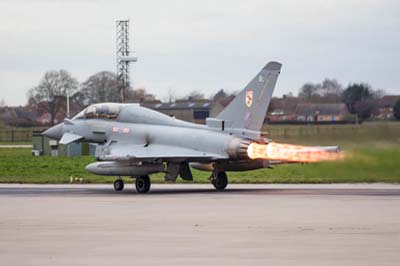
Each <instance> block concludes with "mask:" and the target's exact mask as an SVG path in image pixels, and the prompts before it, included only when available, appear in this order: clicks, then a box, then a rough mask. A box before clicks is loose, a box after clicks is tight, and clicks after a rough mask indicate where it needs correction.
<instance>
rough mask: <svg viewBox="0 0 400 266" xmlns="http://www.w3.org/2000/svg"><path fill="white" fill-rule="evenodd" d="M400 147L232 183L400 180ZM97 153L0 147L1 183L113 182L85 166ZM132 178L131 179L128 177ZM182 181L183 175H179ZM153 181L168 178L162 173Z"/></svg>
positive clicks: (235, 177) (355, 152) (199, 176)
mask: <svg viewBox="0 0 400 266" xmlns="http://www.w3.org/2000/svg"><path fill="white" fill-rule="evenodd" d="M399 158H400V149H398V148H390V147H389V148H388V147H387V146H385V148H383V149H380V148H375V147H372V148H355V149H352V150H350V151H349V152H348V156H347V158H346V159H345V160H343V161H338V162H323V163H316V164H306V165H302V164H290V165H278V166H275V167H274V169H272V170H271V169H260V170H255V171H247V172H230V173H228V176H229V181H230V182H231V183H343V182H351V183H353V182H389V183H400V168H399V167H398V162H399V161H400V160H399ZM93 161H94V158H93V157H90V156H82V157H72V158H71V157H47V156H44V157H33V156H32V155H31V153H30V149H23V148H20V149H8V148H3V149H0V183H69V182H70V177H71V176H73V177H74V178H82V179H83V183H111V182H113V180H114V178H113V177H104V176H96V175H92V174H90V173H88V172H87V171H86V170H85V166H86V165H87V164H89V163H91V162H93ZM193 175H194V178H195V182H196V183H208V180H207V178H208V177H209V175H210V173H208V172H201V171H197V170H193ZM127 180H128V179H127ZM178 180H179V182H183V181H180V179H178ZM152 181H153V182H158V183H161V182H164V180H163V175H162V174H155V175H153V176H152Z"/></svg>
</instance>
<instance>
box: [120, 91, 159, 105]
mask: <svg viewBox="0 0 400 266" xmlns="http://www.w3.org/2000/svg"><path fill="white" fill-rule="evenodd" d="M126 100H127V102H136V103H137V102H139V103H141V102H147V101H155V100H156V97H155V96H154V95H153V94H151V93H148V92H147V91H146V89H145V88H135V89H134V90H132V89H129V90H127V92H126Z"/></svg>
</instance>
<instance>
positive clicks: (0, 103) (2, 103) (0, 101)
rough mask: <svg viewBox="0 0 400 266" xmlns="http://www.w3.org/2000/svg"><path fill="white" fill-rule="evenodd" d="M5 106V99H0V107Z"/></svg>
mask: <svg viewBox="0 0 400 266" xmlns="http://www.w3.org/2000/svg"><path fill="white" fill-rule="evenodd" d="M4 106H6V101H4V99H1V100H0V107H4Z"/></svg>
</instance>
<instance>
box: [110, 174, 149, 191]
mask: <svg viewBox="0 0 400 266" xmlns="http://www.w3.org/2000/svg"><path fill="white" fill-rule="evenodd" d="M150 185H151V182H150V177H149V176H148V175H143V176H138V177H136V181H135V187H136V190H137V192H139V193H147V192H149V190H150ZM114 189H115V191H122V190H123V189H124V181H123V180H122V178H121V177H117V179H115V181H114Z"/></svg>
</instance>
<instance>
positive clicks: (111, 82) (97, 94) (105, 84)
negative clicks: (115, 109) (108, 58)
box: [80, 71, 121, 106]
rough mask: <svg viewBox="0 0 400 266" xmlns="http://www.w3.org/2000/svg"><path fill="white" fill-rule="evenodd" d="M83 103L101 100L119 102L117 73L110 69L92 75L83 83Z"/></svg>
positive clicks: (99, 101) (87, 103)
mask: <svg viewBox="0 0 400 266" xmlns="http://www.w3.org/2000/svg"><path fill="white" fill-rule="evenodd" d="M80 93H81V97H82V99H83V105H85V106H86V105H89V104H93V103H101V102H119V101H120V98H121V97H120V94H119V90H118V80H117V75H116V74H114V73H112V72H109V71H101V72H98V73H96V74H94V75H92V76H90V77H89V78H88V79H87V80H86V81H85V82H83V83H82V85H81V91H80Z"/></svg>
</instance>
